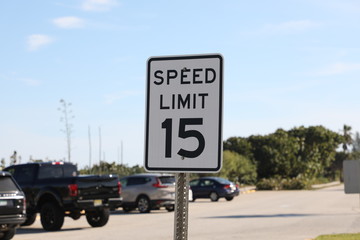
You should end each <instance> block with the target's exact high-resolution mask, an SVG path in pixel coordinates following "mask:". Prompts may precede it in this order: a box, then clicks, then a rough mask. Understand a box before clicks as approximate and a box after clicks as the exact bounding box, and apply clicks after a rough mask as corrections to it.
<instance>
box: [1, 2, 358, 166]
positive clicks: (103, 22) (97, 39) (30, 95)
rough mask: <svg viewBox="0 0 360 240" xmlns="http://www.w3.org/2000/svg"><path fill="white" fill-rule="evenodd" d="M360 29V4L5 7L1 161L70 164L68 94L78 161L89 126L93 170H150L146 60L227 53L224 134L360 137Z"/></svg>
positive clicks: (83, 160) (84, 154) (82, 160)
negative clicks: (308, 132) (117, 165)
mask: <svg viewBox="0 0 360 240" xmlns="http://www.w3.org/2000/svg"><path fill="white" fill-rule="evenodd" d="M359 22H360V2H359V1H357V0H341V1H340V0H291V1H288V0H278V1H267V0H266V1H265V0H262V1H235V0H227V1H213V0H206V1H203V0H199V1H164V0H153V1H125V0H123V1H121V0H62V1H60V0H53V1H45V0H34V1H19V0H13V1H2V2H1V3H0V32H1V37H0V84H1V85H0V86H1V94H0V109H1V124H0V158H5V159H6V161H7V162H8V161H9V157H10V156H11V155H12V153H13V151H14V150H16V151H17V152H18V156H21V159H22V160H21V161H22V162H26V161H28V160H29V158H30V156H31V157H32V158H34V159H51V160H53V159H64V158H66V156H67V148H66V139H65V135H64V133H63V132H62V131H61V129H64V124H63V122H61V121H60V118H61V112H60V111H58V108H59V107H61V105H60V102H59V101H60V99H64V100H65V101H67V102H69V103H71V104H72V106H71V110H72V112H73V115H74V119H73V120H71V123H72V124H73V133H72V151H71V153H72V161H73V162H76V163H78V164H79V165H80V166H85V165H86V164H88V163H89V137H88V133H89V131H88V129H89V128H90V133H91V138H90V139H91V145H92V151H91V160H92V162H93V163H97V162H98V161H99V159H100V158H102V160H106V161H108V162H113V161H121V159H122V160H123V162H124V163H126V164H128V165H130V166H132V165H135V164H141V165H142V164H143V154H144V123H145V90H146V82H145V80H146V78H145V77H146V62H147V59H148V58H149V57H151V56H164V55H187V54H205V53H220V54H222V55H223V57H224V71H225V73H224V116H223V118H224V123H223V138H224V139H227V138H228V137H231V136H242V137H248V136H250V135H256V134H262V135H264V134H268V133H272V132H274V131H275V130H276V129H278V128H283V129H285V130H289V129H291V128H293V127H298V126H302V125H304V126H314V125H323V126H324V127H326V128H328V129H331V130H333V131H336V132H340V130H341V129H342V126H343V125H344V124H347V125H350V126H351V127H352V128H353V132H356V131H360V113H359V110H358V108H359V106H360V100H359V97H358V91H359V89H360V79H359V77H360V45H359V43H360V24H359ZM99 128H101V151H99ZM121 143H122V145H123V151H122V153H123V154H122V156H123V157H122V158H121V154H120V153H121V150H120V149H121Z"/></svg>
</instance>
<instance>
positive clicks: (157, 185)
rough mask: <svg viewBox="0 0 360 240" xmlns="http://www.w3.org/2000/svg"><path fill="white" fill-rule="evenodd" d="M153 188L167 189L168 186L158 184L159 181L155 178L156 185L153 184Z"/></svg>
mask: <svg viewBox="0 0 360 240" xmlns="http://www.w3.org/2000/svg"><path fill="white" fill-rule="evenodd" d="M153 187H156V188H167V187H168V186H166V185H162V184H161V182H160V179H158V178H156V183H154V184H153Z"/></svg>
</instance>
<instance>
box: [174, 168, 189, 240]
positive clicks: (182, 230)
mask: <svg viewBox="0 0 360 240" xmlns="http://www.w3.org/2000/svg"><path fill="white" fill-rule="evenodd" d="M175 187H176V193H175V198H176V199H175V228H174V240H187V239H188V212H189V209H188V207H189V173H177V174H176V186H175Z"/></svg>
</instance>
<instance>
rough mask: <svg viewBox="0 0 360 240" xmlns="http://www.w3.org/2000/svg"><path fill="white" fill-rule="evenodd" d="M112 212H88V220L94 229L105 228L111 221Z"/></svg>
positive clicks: (106, 210)
mask: <svg viewBox="0 0 360 240" xmlns="http://www.w3.org/2000/svg"><path fill="white" fill-rule="evenodd" d="M109 216H110V210H109V209H108V208H104V209H101V210H98V211H94V212H86V220H87V222H88V223H89V224H90V226H92V227H102V226H105V225H106V223H107V222H108V220H109Z"/></svg>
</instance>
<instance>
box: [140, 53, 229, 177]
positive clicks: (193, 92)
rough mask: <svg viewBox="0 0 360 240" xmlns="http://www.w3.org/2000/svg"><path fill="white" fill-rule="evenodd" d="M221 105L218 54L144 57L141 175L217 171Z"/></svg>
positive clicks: (219, 163)
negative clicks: (144, 80) (143, 131)
mask: <svg viewBox="0 0 360 240" xmlns="http://www.w3.org/2000/svg"><path fill="white" fill-rule="evenodd" d="M222 105H223V58H222V56H221V55H220V54H211V55H210V54H208V55H189V56H165V57H151V58H149V60H148V62H147V103H146V127H145V168H146V170H148V171H157V172H159V171H163V172H217V171H219V170H220V169H221V165H222V110H223V109H222V108H223V107H222Z"/></svg>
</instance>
